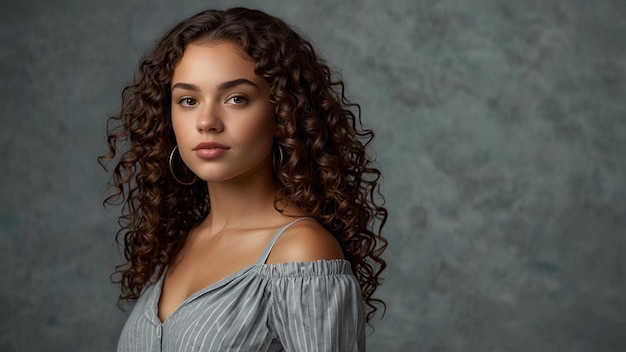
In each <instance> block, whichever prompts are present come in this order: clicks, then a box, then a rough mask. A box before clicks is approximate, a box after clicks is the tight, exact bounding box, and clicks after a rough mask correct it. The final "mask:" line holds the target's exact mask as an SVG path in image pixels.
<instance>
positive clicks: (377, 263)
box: [98, 8, 387, 321]
mask: <svg viewBox="0 0 626 352" xmlns="http://www.w3.org/2000/svg"><path fill="white" fill-rule="evenodd" d="M203 41H206V42H230V43H233V44H235V45H236V46H238V47H239V48H240V49H241V51H242V53H245V54H246V55H247V56H249V58H251V59H252V60H253V61H254V63H255V72H256V74H257V75H259V76H260V77H262V78H263V79H264V80H265V81H266V82H267V84H268V87H269V88H270V94H269V100H270V101H271V102H272V103H273V104H274V105H275V120H276V124H277V127H278V129H279V131H280V133H279V134H278V136H277V137H276V141H275V145H274V150H273V153H274V154H275V155H274V156H278V154H281V155H280V156H282V157H276V158H275V159H279V160H280V161H279V162H278V163H277V164H275V165H274V178H275V182H276V185H277V188H278V192H277V193H276V197H275V200H274V207H275V208H276V209H277V210H278V211H281V209H279V206H278V204H294V205H296V206H298V207H300V208H301V209H302V210H303V211H304V212H305V213H307V214H308V216H310V217H313V218H315V219H316V220H317V221H318V222H320V223H321V224H322V225H323V226H324V227H326V229H327V230H328V231H329V232H331V233H332V234H333V235H334V236H335V238H336V239H337V240H338V242H339V243H340V245H341V248H342V250H343V252H344V255H345V257H346V259H347V260H348V261H349V262H350V263H351V265H352V269H353V271H354V273H355V276H356V277H357V280H358V281H359V283H360V286H361V292H362V295H363V298H364V301H365V303H366V305H367V306H368V313H367V320H368V321H369V320H370V319H371V318H372V317H373V315H374V312H375V311H376V310H377V305H378V304H383V305H384V302H383V301H382V300H380V299H377V298H374V297H373V293H374V291H375V290H376V288H377V287H378V286H379V284H380V282H381V279H380V274H381V272H382V271H383V270H384V269H385V266H386V263H385V261H384V260H383V259H382V258H381V254H382V252H383V251H384V249H385V247H386V246H387V241H386V240H385V238H384V237H382V235H381V231H382V228H383V226H384V224H385V222H386V220H387V209H386V208H385V207H384V198H383V197H382V195H381V194H380V188H379V182H380V179H381V173H380V171H379V170H378V169H377V168H376V167H374V166H372V163H373V160H372V158H371V157H369V156H368V154H367V152H366V147H367V145H368V144H369V143H370V142H371V140H372V138H373V137H374V133H373V132H372V131H371V130H369V129H365V128H364V127H363V126H362V122H361V110H360V106H359V105H358V104H354V103H351V102H350V101H349V100H348V99H347V98H346V96H345V93H344V82H343V81H342V80H341V79H339V80H335V79H333V77H332V76H333V73H332V72H331V70H330V68H329V67H328V65H327V64H326V63H325V62H324V60H323V59H321V58H320V57H319V56H318V55H317V54H316V53H315V50H314V48H313V46H312V45H311V44H310V42H308V41H307V40H306V39H305V38H304V37H303V36H302V35H300V34H298V33H297V32H296V30H294V29H293V28H291V27H290V26H289V25H287V24H286V23H284V22H283V21H282V20H280V19H278V18H275V17H272V16H269V15H267V14H265V13H263V12H261V11H258V10H250V9H245V8H233V9H229V10H226V11H219V10H209V11H204V12H201V13H199V14H197V15H194V16H192V17H190V18H188V19H186V20H184V21H182V22H181V23H179V24H178V25H176V26H175V27H173V28H172V29H171V30H170V31H168V32H167V33H166V34H165V35H164V36H163V37H162V38H161V40H160V41H159V42H158V43H157V45H156V47H155V48H154V49H153V50H152V51H150V52H149V53H147V54H146V55H145V56H144V57H143V58H142V60H141V61H140V64H139V69H138V73H137V76H136V77H135V79H134V81H133V82H132V83H131V84H129V85H128V86H126V87H125V88H124V90H123V93H122V106H121V111H120V112H119V114H118V115H116V116H112V117H110V118H109V120H108V125H107V130H108V149H109V151H108V153H107V154H106V155H103V156H100V157H99V158H98V161H99V162H100V164H101V165H102V166H103V167H105V169H106V164H109V163H113V164H114V168H113V170H112V176H111V180H110V182H109V183H110V185H111V186H112V188H113V190H114V191H113V193H112V194H111V195H109V196H108V197H107V198H106V200H105V201H104V202H105V204H109V205H116V204H117V205H120V204H121V205H123V206H122V209H121V215H120V217H119V219H118V223H119V226H120V228H119V230H118V232H117V235H116V239H117V241H118V243H120V244H121V241H120V237H123V247H124V256H125V259H126V263H124V264H122V265H119V266H117V267H116V271H115V272H114V275H118V278H116V279H113V281H114V282H116V283H119V284H120V286H121V294H120V297H119V298H120V300H135V299H137V298H138V297H139V295H140V294H141V291H142V289H143V288H144V287H145V286H146V285H147V284H149V283H150V282H151V281H152V280H153V278H154V277H155V276H156V275H162V273H163V271H164V270H165V268H166V267H167V266H168V265H169V264H170V263H171V262H172V260H173V259H174V257H175V256H176V255H177V253H178V252H179V251H180V250H181V248H182V246H183V244H184V243H185V240H186V238H187V235H188V233H189V232H190V230H191V229H192V228H193V227H194V226H195V225H197V224H198V223H200V222H201V221H202V220H203V219H204V218H205V217H206V216H207V214H208V213H209V211H210V200H209V195H208V191H207V187H206V184H205V183H203V182H195V183H193V184H191V185H189V186H185V187H182V186H181V185H180V184H179V183H178V182H177V181H176V180H175V179H174V178H173V177H172V175H171V174H170V173H169V172H168V170H167V168H166V167H164V166H165V165H167V163H168V157H169V151H170V150H172V149H173V148H174V146H175V145H176V142H175V137H174V132H173V129H172V124H171V120H170V113H171V95H170V83H171V79H172V76H173V72H174V68H175V66H176V64H177V63H178V62H179V60H180V59H181V57H182V56H183V53H184V51H185V49H186V48H187V46H188V45H190V44H192V43H197V42H203ZM185 170H186V168H185ZM185 172H186V174H182V175H178V176H179V178H184V179H185V180H188V179H193V178H194V175H193V174H192V173H191V171H189V170H187V171H185ZM284 202H287V203H284Z"/></svg>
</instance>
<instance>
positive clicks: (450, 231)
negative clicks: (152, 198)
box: [0, 0, 626, 352]
mask: <svg viewBox="0 0 626 352" xmlns="http://www.w3.org/2000/svg"><path fill="white" fill-rule="evenodd" d="M5 2H6V1H3V3H2V6H1V8H2V10H1V12H0V29H1V33H0V43H1V44H0V45H1V49H0V74H1V78H2V81H1V84H0V89H1V91H0V101H1V107H0V112H1V119H2V120H1V121H2V125H1V126H2V128H1V129H0V147H1V148H0V162H1V163H2V164H1V168H0V169H1V171H0V172H1V174H0V198H1V199H2V201H1V203H0V236H1V237H0V268H1V270H2V272H3V278H2V281H1V283H0V285H1V289H0V319H1V320H0V349H1V350H2V351H112V350H114V348H115V347H114V346H115V344H116V340H117V336H118V334H119V331H120V329H121V327H122V324H123V322H124V320H125V313H123V312H121V311H119V310H118V309H117V308H116V306H115V300H116V296H117V288H116V287H114V286H113V285H112V284H110V283H109V276H108V275H109V273H110V272H111V271H112V269H113V266H114V265H115V264H116V263H117V262H118V254H117V251H116V250H115V247H114V246H113V235H114V231H115V222H114V216H115V212H114V211H112V210H108V211H107V210H103V209H102V207H101V200H102V197H103V196H102V195H103V187H102V185H103V184H104V182H105V180H106V177H107V176H106V174H105V173H104V172H103V171H102V170H101V169H100V168H99V167H98V166H97V164H96V161H95V158H96V156H97V155H99V153H101V152H102V151H104V139H105V120H106V118H107V117H108V116H109V115H110V114H113V113H115V112H116V111H117V109H118V107H119V97H120V90H121V88H122V86H123V84H124V83H125V82H127V81H128V80H129V79H130V77H131V76H132V72H133V71H134V68H135V64H136V62H137V60H138V58H139V57H140V55H141V54H142V53H143V52H144V50H145V49H146V48H147V47H148V46H150V45H151V43H152V42H153V41H154V40H155V39H156V38H157V37H158V35H160V34H161V33H162V32H163V31H164V30H165V29H166V28H167V27H169V26H170V25H171V24H173V23H174V22H175V21H177V20H179V19H181V18H183V16H187V15H191V14H192V13H195V12H197V11H198V10H200V9H203V8H206V7H218V8H224V7H227V6H231V5H233V4H235V3H234V2H227V1H184V2H179V1H166V0H160V1H148V0H135V1H123V0H117V1H100V2H88V1H78V0H75V1H63V2H61V1H20V2H15V1H14V2H10V3H8V2H6V3H5ZM55 3H56V4H55ZM257 3H258V5H257ZM239 4H244V5H252V6H255V7H259V8H261V9H264V10H266V11H268V12H270V13H272V14H274V15H277V16H280V17H282V18H284V19H286V20H287V21H288V22H290V23H292V24H294V25H296V26H298V27H299V28H301V29H302V30H303V31H304V32H305V33H307V34H308V35H309V36H310V37H311V39H312V40H313V41H314V42H315V43H316V44H317V46H318V48H319V49H320V51H321V53H322V54H323V55H324V56H325V57H326V58H328V60H329V61H330V62H331V63H332V65H333V66H334V67H337V68H338V69H340V70H341V71H342V72H343V77H344V78H345V80H346V81H347V82H348V84H349V93H350V95H351V96H352V97H354V99H355V100H356V101H358V102H361V103H362V106H363V112H364V115H363V118H364V121H365V122H366V123H367V124H368V125H369V126H371V127H372V128H374V129H375V130H376V131H377V140H376V143H375V145H374V150H373V152H374V153H375V154H376V155H377V157H378V160H379V162H380V165H381V166H382V168H383V170H384V171H385V174H386V178H385V184H384V191H385V193H386V194H387V204H388V207H389V210H390V214H391V215H390V218H389V225H388V226H387V228H386V234H387V236H388V238H389V240H390V246H389V249H388V251H387V252H386V259H387V260H388V262H389V269H388V271H387V272H386V275H385V284H384V286H383V287H382V288H381V290H380V291H379V296H381V297H382V298H384V299H385V300H386V301H387V305H388V309H387V313H386V315H385V316H384V318H383V319H382V320H380V319H379V318H378V319H377V320H375V322H374V324H375V327H376V329H375V331H374V333H373V334H372V335H371V336H370V337H369V340H368V346H369V350H370V351H385V352H391V351H624V350H626V281H625V273H626V259H625V257H624V253H625V252H626V237H625V232H626V230H625V228H626V186H625V181H626V157H625V156H624V153H625V152H626V103H625V100H626V99H625V97H626V83H625V78H626V20H625V18H626V2H625V1H608V0H607V1H585V0H580V1H546V0H535V1H533V0H523V1H496V0H492V1H488V0H480V1H465V0H450V1H434V0H432V1H431V0H418V1H411V0H406V1H374V0H370V1H346V0H343V1H333V0H324V1H299V2H295V1H287V0H284V1H263V2H260V1H241V2H239Z"/></svg>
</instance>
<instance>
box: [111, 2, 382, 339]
mask: <svg viewBox="0 0 626 352" xmlns="http://www.w3.org/2000/svg"><path fill="white" fill-rule="evenodd" d="M343 87H344V86H343V82H342V81H340V80H339V81H335V80H333V79H332V78H331V72H330V70H329V68H328V66H327V65H326V64H325V63H324V62H323V60H321V59H320V58H319V57H318V56H317V55H316V54H315V52H314V50H313V48H312V46H311V44H310V43H308V42H307V41H306V40H304V39H303V38H302V37H301V36H300V35H298V34H297V33H296V32H295V31H294V30H293V29H292V28H290V27H289V26H288V25H287V24H285V23H284V22H283V21H281V20H279V19H277V18H274V17H272V16H269V15H267V14H265V13H263V12H260V11H256V10H249V9H244V8H234V9H230V10H226V11H205V12H201V13H199V14H197V15H195V16H192V17H190V18H188V19H186V20H184V21H182V22H181V23H179V24H178V25H176V26H175V27H174V28H172V29H171V30H170V31H169V32H167V33H166V34H165V35H164V36H163V38H162V39H161V40H160V41H159V42H158V44H157V45H156V47H155V48H154V49H153V50H152V51H151V52H150V53H149V54H147V55H146V56H145V57H144V58H143V59H142V61H141V63H140V65H139V72H138V75H137V76H136V79H135V81H134V83H132V84H131V85H129V86H128V87H126V88H125V90H124V94H123V100H122V108H121V112H120V113H119V115H117V116H114V117H112V118H111V119H110V120H109V134H108V142H109V149H110V151H109V153H108V155H105V156H102V157H101V158H100V162H101V163H106V162H107V161H109V162H113V163H114V168H113V176H112V180H111V183H112V185H114V189H115V192H114V194H112V195H111V197H109V198H108V199H107V201H106V202H107V203H111V204H113V203H116V202H121V203H122V204H123V205H124V207H123V210H122V215H121V216H120V221H119V223H120V227H121V229H120V231H119V232H118V238H119V237H122V238H123V243H124V253H125V257H126V260H127V263H126V264H124V265H121V266H120V267H118V268H117V271H116V273H117V274H119V275H120V279H119V283H120V284H121V288H122V294H121V295H120V299H122V300H131V301H134V300H136V303H135V306H134V308H133V311H132V313H131V315H130V317H129V319H128V321H127V323H126V325H125V327H124V329H123V331H122V334H121V337H120V341H119V346H118V351H161V350H163V351H360V350H363V349H364V348H365V335H364V326H365V323H366V321H368V320H369V319H371V317H372V316H373V314H374V311H375V310H376V303H382V302H381V301H380V300H378V299H375V298H373V296H372V294H373V293H374V291H375V290H376V288H377V287H378V285H379V275H380V273H381V271H382V270H383V269H384V268H385V262H384V261H383V260H382V259H381V258H380V255H381V253H382V251H383V250H384V248H385V246H386V241H385V239H384V238H383V237H381V234H380V230H381V228H382V226H383V225H384V223H385V221H386V219H387V211H386V209H385V208H384V207H383V206H382V203H381V202H382V201H381V199H382V198H380V197H379V194H378V181H379V178H380V172H379V170H378V169H376V168H375V167H373V166H371V160H370V159H369V158H368V156H367V154H366V151H365V147H366V145H367V144H368V143H369V141H370V140H371V139H372V137H373V133H372V132H371V131H370V130H367V129H363V128H362V127H361V123H360V116H359V114H360V110H359V107H358V105H356V104H351V103H349V102H348V101H347V100H346V98H345V96H344V92H343ZM366 307H367V309H366Z"/></svg>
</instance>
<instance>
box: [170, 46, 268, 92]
mask: <svg viewBox="0 0 626 352" xmlns="http://www.w3.org/2000/svg"><path fill="white" fill-rule="evenodd" d="M254 69H255V64H254V61H252V59H250V58H249V57H247V55H245V54H244V53H242V52H241V49H240V48H239V47H238V46H236V45H234V44H232V43H229V42H217V43H215V42H201V43H194V44H190V45H189V46H188V47H187V48H186V49H185V51H184V53H183V56H182V58H181V59H180V61H179V62H178V63H177V64H176V66H175V67H174V74H173V77H172V84H174V83H176V81H179V80H185V81H193V82H197V83H200V82H203V81H204V82H211V81H213V82H222V81H225V80H231V79H233V78H240V77H245V78H248V79H251V78H253V77H254V78H256V79H260V77H258V76H257V75H256V73H255V71H254Z"/></svg>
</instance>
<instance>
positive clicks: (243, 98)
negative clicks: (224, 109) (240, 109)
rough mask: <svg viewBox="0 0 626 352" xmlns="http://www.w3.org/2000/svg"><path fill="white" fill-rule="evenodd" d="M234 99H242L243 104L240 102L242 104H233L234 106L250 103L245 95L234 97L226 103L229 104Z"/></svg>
mask: <svg viewBox="0 0 626 352" xmlns="http://www.w3.org/2000/svg"><path fill="white" fill-rule="evenodd" d="M233 99H241V100H242V102H240V103H235V102H233V103H232V104H234V105H243V104H245V103H247V102H248V98H246V97H244V96H243V95H233V96H232V97H230V98H228V99H227V100H226V102H227V103H228V102H229V101H231V100H233Z"/></svg>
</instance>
